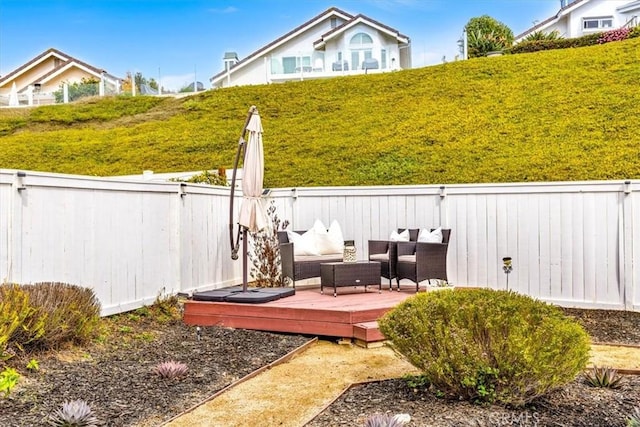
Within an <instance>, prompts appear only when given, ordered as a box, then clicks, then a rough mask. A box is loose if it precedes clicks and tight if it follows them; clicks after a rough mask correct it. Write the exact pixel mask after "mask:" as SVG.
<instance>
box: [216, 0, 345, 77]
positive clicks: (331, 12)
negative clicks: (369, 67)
mask: <svg viewBox="0 0 640 427" xmlns="http://www.w3.org/2000/svg"><path fill="white" fill-rule="evenodd" d="M333 17H337V18H342V19H346V20H351V19H353V18H354V17H353V15H351V14H349V13H347V12H345V11H343V10H341V9H338V8H337V7H331V8H329V9H327V10H325V11H324V12H322V13H321V14H319V15H317V16H315V17H313V18H311V19H310V20H308V21H307V22H305V23H304V24H302V25H299V26H298V27H296V28H294V29H293V30H291V31H289V32H288V33H286V34H285V35H283V36H282V37H280V38H278V39H276V40H274V41H273V42H271V43H269V44H268V45H266V46H264V47H262V48H260V49H258V50H256V51H255V52H253V53H252V54H250V55H249V56H247V57H246V58H244V59H243V60H242V61H240V62H238V63H237V64H235V65H234V66H233V68H232V70H238V69H240V68H242V67H244V66H246V65H247V64H250V63H251V62H253V61H254V60H255V59H257V58H258V57H260V56H261V55H264V54H266V53H268V52H270V51H272V50H274V49H276V48H277V47H279V46H281V45H282V44H284V43H286V42H288V41H289V40H291V39H293V38H294V37H296V36H298V35H300V34H302V33H304V32H305V31H306V30H308V29H309V28H311V27H313V26H314V25H316V24H318V23H320V22H322V21H324V20H326V19H328V18H333ZM226 74H227V71H226V70H223V71H221V72H219V73H218V74H216V75H215V76H213V77H211V78H210V79H209V81H211V82H215V81H216V80H218V79H219V78H220V77H222V76H224V75H226Z"/></svg>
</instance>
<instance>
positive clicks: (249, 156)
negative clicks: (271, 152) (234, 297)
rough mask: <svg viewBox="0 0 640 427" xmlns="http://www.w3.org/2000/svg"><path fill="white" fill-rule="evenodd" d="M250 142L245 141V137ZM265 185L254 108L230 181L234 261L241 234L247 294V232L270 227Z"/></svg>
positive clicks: (262, 155) (256, 110)
mask: <svg viewBox="0 0 640 427" xmlns="http://www.w3.org/2000/svg"><path fill="white" fill-rule="evenodd" d="M247 134H248V139H247V140H246V141H245V136H246V135H247ZM242 153H244V155H243V159H244V161H243V166H242V168H243V176H242V204H241V205H240V212H239V216H238V218H239V219H238V224H239V226H240V228H239V229H238V235H237V237H236V238H235V239H234V232H233V228H234V226H233V203H234V192H235V186H236V173H237V170H238V163H239V160H240V156H241V154H242ZM263 181H264V154H263V145H262V122H261V120H260V114H259V113H258V109H257V108H256V107H255V106H251V108H250V109H249V114H248V116H247V120H246V122H245V126H244V128H243V130H242V134H241V136H240V141H239V142H238V151H237V153H236V160H235V164H234V168H233V177H232V180H231V203H230V212H229V230H230V237H231V258H232V259H238V249H239V244H240V233H241V232H242V251H243V263H242V290H243V292H246V291H247V275H248V266H247V263H248V262H247V251H248V245H247V231H251V232H256V231H260V230H262V229H263V228H265V227H266V226H267V222H268V219H267V214H266V212H265V209H264V206H263V204H262V191H263V188H262V185H263Z"/></svg>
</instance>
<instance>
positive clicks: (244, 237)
mask: <svg viewBox="0 0 640 427" xmlns="http://www.w3.org/2000/svg"><path fill="white" fill-rule="evenodd" d="M242 252H243V257H242V292H247V282H248V280H247V276H248V270H249V268H248V265H247V264H248V258H249V248H248V244H247V229H246V228H245V227H242Z"/></svg>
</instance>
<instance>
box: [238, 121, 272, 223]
mask: <svg viewBox="0 0 640 427" xmlns="http://www.w3.org/2000/svg"><path fill="white" fill-rule="evenodd" d="M247 132H248V133H249V139H248V141H247V143H246V146H245V149H244V164H243V169H242V170H243V172H242V205H241V206H240V215H239V220H238V223H239V224H240V226H241V227H244V228H246V229H247V230H248V231H251V232H256V231H260V230H262V229H263V228H265V227H266V226H267V214H266V212H265V210H264V206H263V204H262V190H263V188H262V185H263V182H264V153H263V146H262V122H261V120H260V114H258V110H257V109H254V110H253V112H252V113H251V116H250V118H249V123H248V124H247Z"/></svg>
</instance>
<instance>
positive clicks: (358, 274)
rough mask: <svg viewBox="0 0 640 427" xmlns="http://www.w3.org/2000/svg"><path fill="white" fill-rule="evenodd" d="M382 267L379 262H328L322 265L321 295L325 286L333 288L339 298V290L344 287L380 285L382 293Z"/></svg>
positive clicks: (379, 291)
mask: <svg viewBox="0 0 640 427" xmlns="http://www.w3.org/2000/svg"><path fill="white" fill-rule="evenodd" d="M380 271H381V266H380V262H378V261H356V262H327V263H323V264H320V293H321V294H322V293H324V287H325V286H333V296H334V297H336V296H338V294H337V292H336V291H337V288H338V287H342V286H364V291H365V292H366V291H367V285H375V284H377V285H378V293H381V292H382V281H381V280H380V277H381V276H380Z"/></svg>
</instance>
